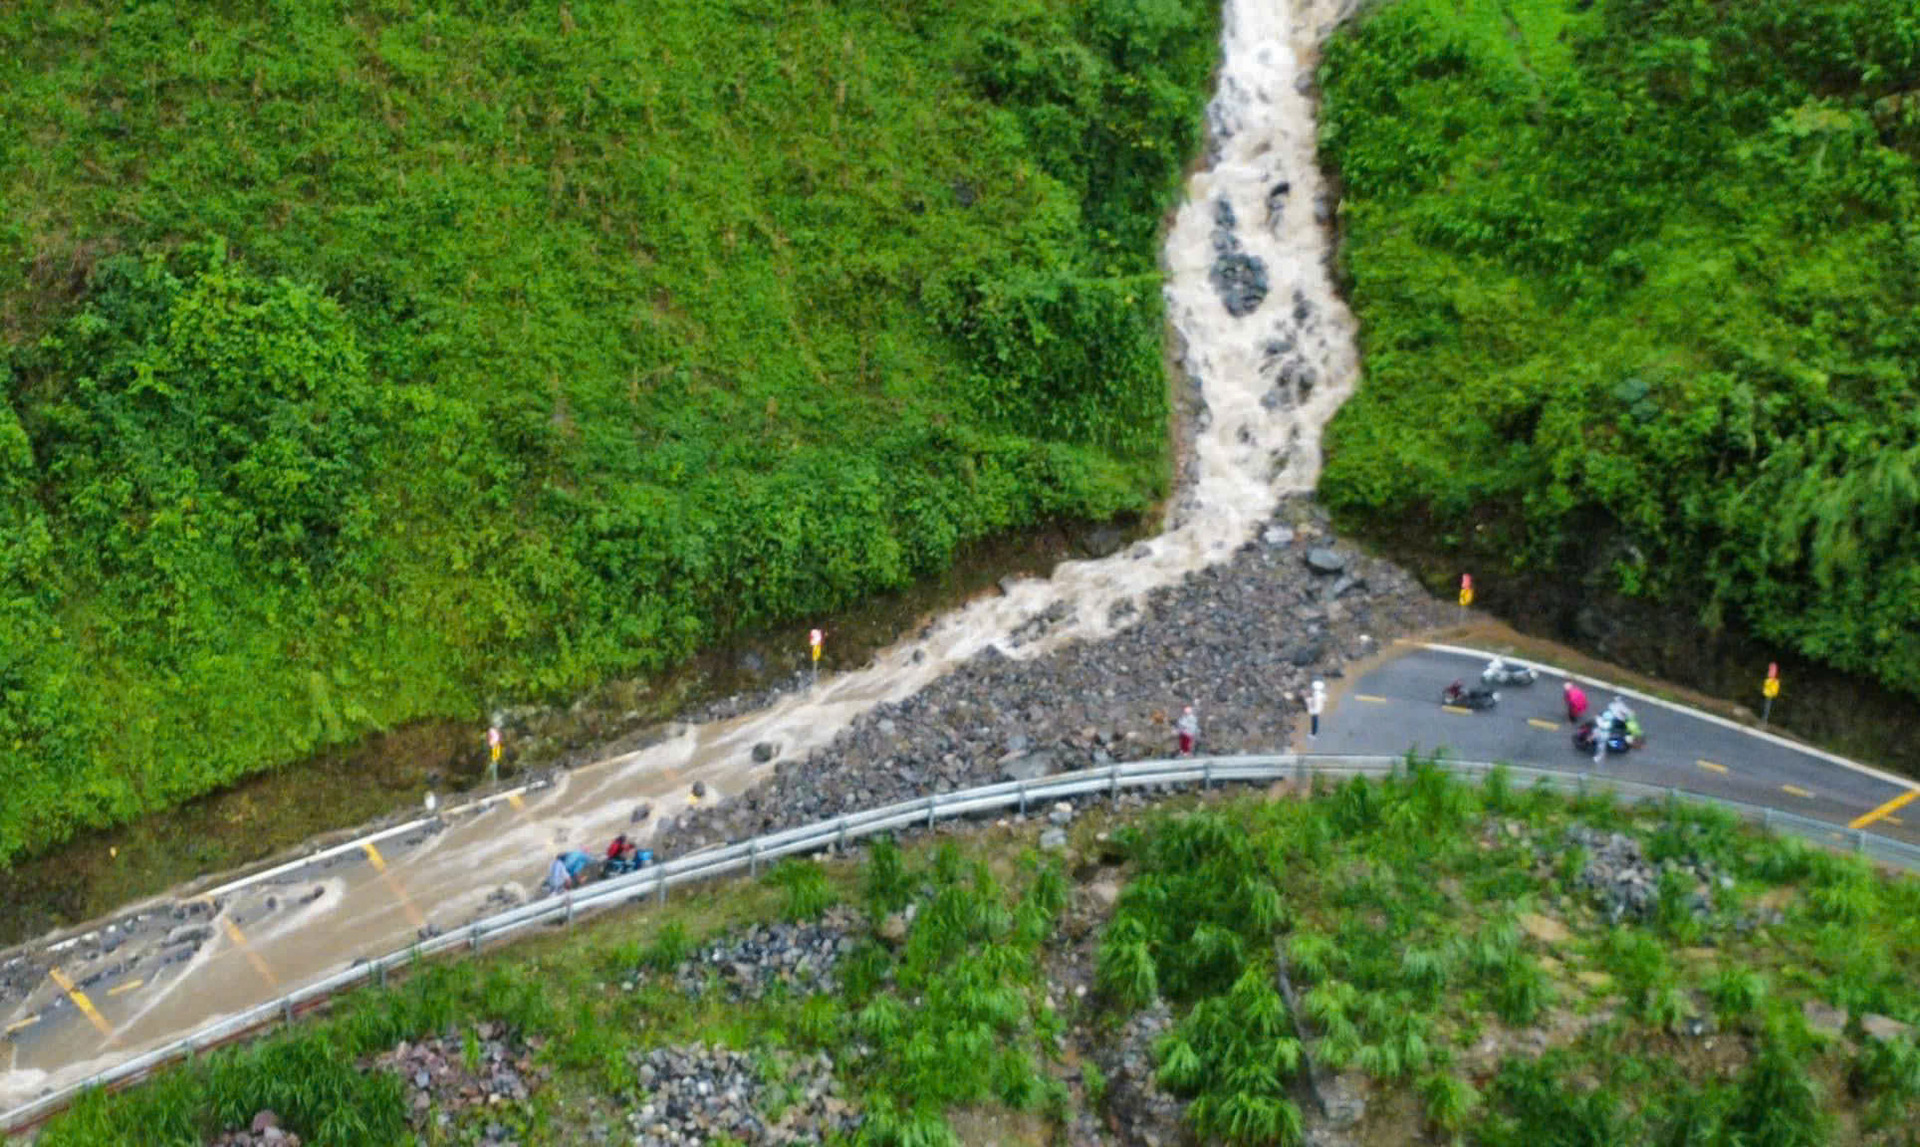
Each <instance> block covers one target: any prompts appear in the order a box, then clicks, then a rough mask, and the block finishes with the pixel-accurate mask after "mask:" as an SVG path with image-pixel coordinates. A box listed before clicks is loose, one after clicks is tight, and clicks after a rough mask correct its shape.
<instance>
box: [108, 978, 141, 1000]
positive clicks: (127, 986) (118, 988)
mask: <svg viewBox="0 0 1920 1147" xmlns="http://www.w3.org/2000/svg"><path fill="white" fill-rule="evenodd" d="M144 983H146V981H145V980H128V981H127V982H126V983H124V984H115V985H114V986H113V987H111V988H108V989H107V994H108V995H110V996H124V995H126V994H127V993H128V992H131V991H133V990H134V989H135V988H137V987H139V986H140V985H141V984H144Z"/></svg>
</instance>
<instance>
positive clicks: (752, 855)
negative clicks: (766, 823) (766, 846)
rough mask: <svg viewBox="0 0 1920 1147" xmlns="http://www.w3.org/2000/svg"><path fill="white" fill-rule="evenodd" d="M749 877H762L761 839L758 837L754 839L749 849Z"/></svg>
mask: <svg viewBox="0 0 1920 1147" xmlns="http://www.w3.org/2000/svg"><path fill="white" fill-rule="evenodd" d="M747 875H748V876H758V875H760V838H759V837H757V836H756V837H754V838H753V843H752V845H751V846H749V847H748V849H747Z"/></svg>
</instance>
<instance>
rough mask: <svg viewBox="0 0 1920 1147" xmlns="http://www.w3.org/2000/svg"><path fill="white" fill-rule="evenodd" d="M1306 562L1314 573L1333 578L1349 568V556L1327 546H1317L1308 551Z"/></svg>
mask: <svg viewBox="0 0 1920 1147" xmlns="http://www.w3.org/2000/svg"><path fill="white" fill-rule="evenodd" d="M1306 562H1307V568H1308V569H1310V570H1312V571H1313V572H1314V573H1317V574H1324V575H1327V576H1332V575H1333V574H1337V573H1339V572H1340V571H1341V570H1344V569H1346V568H1347V555H1345V554H1343V553H1341V552H1340V551H1339V550H1335V549H1329V548H1328V547H1326V546H1315V547H1314V548H1312V549H1310V550H1308V551H1307V557H1306Z"/></svg>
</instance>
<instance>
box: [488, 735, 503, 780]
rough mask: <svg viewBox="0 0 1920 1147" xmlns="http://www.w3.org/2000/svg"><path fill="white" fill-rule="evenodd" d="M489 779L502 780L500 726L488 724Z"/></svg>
mask: <svg viewBox="0 0 1920 1147" xmlns="http://www.w3.org/2000/svg"><path fill="white" fill-rule="evenodd" d="M487 781H488V783H490V784H497V783H499V781H500V726H498V725H489V726H487Z"/></svg>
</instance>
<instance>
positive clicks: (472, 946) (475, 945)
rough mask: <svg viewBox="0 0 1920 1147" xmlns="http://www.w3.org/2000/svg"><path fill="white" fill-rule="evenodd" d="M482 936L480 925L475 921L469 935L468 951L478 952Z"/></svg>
mask: <svg viewBox="0 0 1920 1147" xmlns="http://www.w3.org/2000/svg"><path fill="white" fill-rule="evenodd" d="M480 936H481V931H480V925H479V924H478V923H475V924H474V926H473V930H472V932H470V933H469V934H468V936H467V950H468V951H470V952H478V951H479V950H480Z"/></svg>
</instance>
